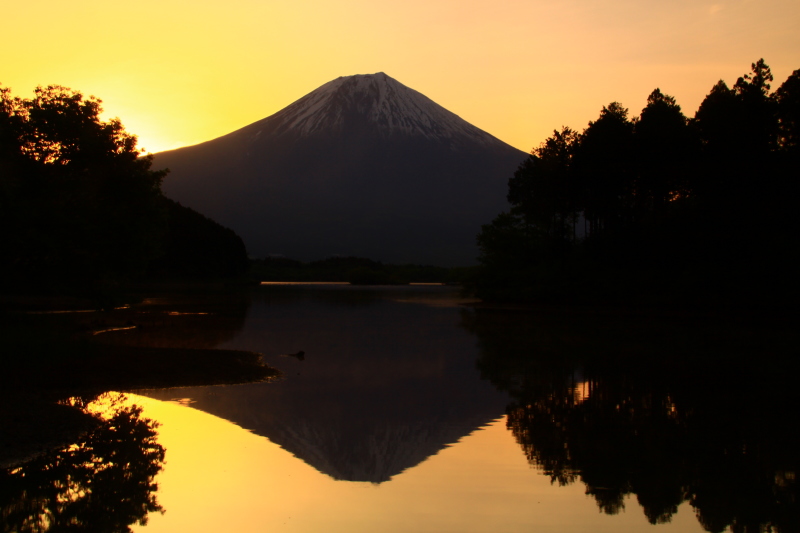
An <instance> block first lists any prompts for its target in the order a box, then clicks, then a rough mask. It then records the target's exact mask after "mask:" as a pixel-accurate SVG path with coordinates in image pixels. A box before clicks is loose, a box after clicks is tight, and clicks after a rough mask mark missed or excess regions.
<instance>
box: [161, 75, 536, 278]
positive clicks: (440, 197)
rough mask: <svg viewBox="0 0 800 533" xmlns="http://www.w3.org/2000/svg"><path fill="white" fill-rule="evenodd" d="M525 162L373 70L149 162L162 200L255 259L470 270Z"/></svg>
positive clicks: (517, 153)
mask: <svg viewBox="0 0 800 533" xmlns="http://www.w3.org/2000/svg"><path fill="white" fill-rule="evenodd" d="M525 157H526V154H524V153H523V152H521V151H519V150H516V149H515V148H512V147H510V146H508V145H506V144H505V143H503V142H502V141H500V140H498V139H496V138H494V137H492V136H491V135H489V134H488V133H486V132H484V131H482V130H480V129H478V128H476V127H475V126H472V125H471V124H469V123H468V122H466V121H464V120H462V119H461V118H459V117H458V116H456V115H455V114H453V113H451V112H449V111H447V110H446V109H444V108H443V107H441V106H439V105H437V104H436V103H434V102H433V101H431V100H430V99H428V98H427V97H425V96H424V95H422V94H420V93H418V92H417V91H414V90H412V89H409V88H408V87H406V86H404V85H402V84H401V83H399V82H397V81H396V80H394V79H392V78H390V77H389V76H387V75H385V74H383V73H379V74H373V75H358V76H348V77H341V78H337V79H336V80H333V81H331V82H329V83H327V84H325V85H323V86H322V87H320V88H318V89H316V90H315V91H313V92H311V93H309V94H307V95H306V96H304V97H303V98H301V99H300V100H298V101H296V102H294V103H293V104H291V105H289V106H287V107H286V108H284V109H283V110H281V111H279V112H278V113H276V114H274V115H272V116H270V117H268V118H265V119H263V120H260V121H258V122H255V123H253V124H251V125H249V126H246V127H244V128H242V129H240V130H237V131H235V132H233V133H230V134H228V135H225V136H223V137H220V138H218V139H215V140H212V141H209V142H206V143H202V144H199V145H196V146H191V147H187V148H181V149H178V150H173V151H170V152H162V153H160V154H157V155H156V158H155V167H156V168H161V167H167V168H170V170H171V171H172V172H171V174H170V175H169V176H168V177H167V179H166V180H165V182H164V186H163V189H164V192H165V194H166V195H167V196H169V197H170V198H173V199H175V200H177V201H180V202H181V203H182V204H184V205H188V206H190V207H192V208H194V209H196V210H198V211H200V212H201V213H203V214H205V215H207V216H209V217H211V218H213V219H215V220H217V221H219V222H220V223H221V224H223V225H225V226H228V227H231V228H233V229H234V230H235V231H236V232H237V233H238V234H239V235H241V236H242V238H243V239H244V241H245V243H246V245H247V247H248V251H249V253H250V254H251V255H254V256H264V255H268V254H281V255H285V256H288V257H292V258H296V259H302V260H311V259H321V258H324V257H327V256H331V255H357V256H363V257H370V258H372V259H376V260H381V261H386V262H393V263H403V262H414V263H433V264H439V265H445V266H448V265H466V264H472V263H474V260H475V256H476V253H477V250H476V247H475V244H474V241H475V235H476V234H477V233H478V231H479V230H480V225H481V224H484V223H487V222H488V221H490V220H491V219H492V218H493V217H494V216H495V215H496V214H497V213H498V212H500V211H501V210H503V209H505V208H506V207H507V205H506V200H505V195H506V185H507V180H508V178H509V177H510V176H511V175H512V173H513V171H514V169H515V168H516V167H517V165H518V164H519V163H520V162H521V161H522V160H523V159H524V158H525Z"/></svg>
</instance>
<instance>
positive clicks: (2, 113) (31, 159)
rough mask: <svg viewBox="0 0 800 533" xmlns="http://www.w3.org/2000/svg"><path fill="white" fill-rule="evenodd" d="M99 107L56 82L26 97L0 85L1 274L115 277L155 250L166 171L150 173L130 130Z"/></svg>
mask: <svg viewBox="0 0 800 533" xmlns="http://www.w3.org/2000/svg"><path fill="white" fill-rule="evenodd" d="M101 112H102V108H101V106H100V100H98V99H96V98H94V97H90V98H84V97H83V95H82V94H81V93H79V92H77V91H71V90H69V89H67V88H65V87H60V86H56V85H53V86H48V87H44V88H42V87H38V88H37V89H36V90H35V93H34V97H33V98H31V99H21V98H12V97H11V95H10V92H9V90H8V89H2V90H0V130H1V131H2V132H1V133H0V142H2V144H3V147H2V148H0V158H1V159H2V161H1V162H0V166H2V168H3V170H4V171H3V173H2V178H0V179H1V180H2V188H1V189H0V190H2V196H0V212H1V213H2V215H0V216H2V217H3V220H2V221H1V222H0V227H1V228H2V230H0V231H2V236H0V244H1V245H2V246H3V249H4V250H7V253H8V255H6V256H5V257H4V260H3V264H2V266H3V268H4V270H6V274H12V275H15V276H16V277H34V278H36V277H38V278H44V277H47V276H52V275H56V274H60V275H63V276H65V277H67V278H69V279H73V280H87V279H89V280H96V279H101V278H103V277H108V276H112V277H120V276H122V277H125V276H130V275H133V274H136V273H138V272H141V271H142V270H143V269H144V267H145V265H146V261H147V260H148V259H149V258H150V257H152V255H153V254H154V253H155V252H156V249H157V246H158V238H157V237H158V234H159V230H160V228H161V227H162V225H163V221H162V214H161V210H160V207H159V204H158V199H159V198H160V194H161V193H160V189H159V186H160V183H161V180H162V179H163V177H164V176H165V174H166V171H152V170H150V162H151V158H150V157H149V156H142V154H141V152H140V151H139V150H138V149H137V148H136V137H135V136H133V135H130V134H128V133H126V132H125V130H124V128H123V127H122V124H121V123H120V121H119V120H117V119H113V120H109V121H101V120H100V118H99V117H100V113H101Z"/></svg>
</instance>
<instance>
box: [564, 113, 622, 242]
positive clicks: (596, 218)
mask: <svg viewBox="0 0 800 533" xmlns="http://www.w3.org/2000/svg"><path fill="white" fill-rule="evenodd" d="M633 161H634V159H633V123H632V122H631V121H630V120H629V119H628V110H627V109H626V108H624V107H622V105H621V104H620V103H619V102H612V103H611V104H609V105H608V106H607V107H603V109H602V111H600V117H599V118H598V119H597V120H595V121H594V122H590V123H589V126H588V127H587V128H586V130H585V131H584V132H583V135H582V136H581V142H580V145H579V146H578V147H577V149H576V152H575V162H574V166H575V172H576V175H577V176H576V179H577V182H578V184H579V187H580V188H581V189H582V190H583V191H584V201H583V207H584V215H585V217H586V219H587V221H588V223H589V234H593V233H596V232H599V231H601V230H603V229H605V228H607V227H609V226H611V227H618V226H619V225H620V224H624V223H625V222H627V221H629V220H630V217H631V216H632V209H633V172H634V167H633Z"/></svg>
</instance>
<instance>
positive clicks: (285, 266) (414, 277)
mask: <svg viewBox="0 0 800 533" xmlns="http://www.w3.org/2000/svg"><path fill="white" fill-rule="evenodd" d="M250 276H251V277H253V279H255V280H257V281H334V282H349V283H353V284H356V285H402V284H407V283H464V282H467V281H469V280H470V279H471V278H472V277H473V276H474V271H473V269H470V268H444V267H437V266H431V265H390V264H384V263H382V262H380V261H373V260H372V259H366V258H363V257H329V258H327V259H322V260H320V261H311V262H309V263H305V262H302V261H297V260H295V259H287V258H284V257H267V258H264V259H257V260H253V261H251V266H250Z"/></svg>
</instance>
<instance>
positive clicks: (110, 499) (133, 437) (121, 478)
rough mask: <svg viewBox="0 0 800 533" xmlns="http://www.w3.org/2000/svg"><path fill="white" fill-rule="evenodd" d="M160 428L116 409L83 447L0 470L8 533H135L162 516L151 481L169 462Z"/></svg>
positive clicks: (2, 521) (0, 503)
mask: <svg viewBox="0 0 800 533" xmlns="http://www.w3.org/2000/svg"><path fill="white" fill-rule="evenodd" d="M155 427H156V424H155V423H154V422H152V421H151V420H149V419H146V418H142V417H141V408H139V407H137V406H132V407H117V408H116V410H115V412H114V413H113V414H112V415H111V416H110V417H108V419H106V420H104V421H103V422H102V423H101V424H100V425H99V426H98V427H97V428H96V429H95V430H93V431H92V432H90V433H89V434H88V435H87V436H86V437H85V438H84V439H83V440H81V441H80V442H78V443H76V444H74V445H72V446H69V447H67V448H65V449H63V450H59V451H56V452H52V453H49V454H47V455H44V456H41V457H38V458H36V459H34V460H32V461H30V462H28V463H26V464H24V465H21V466H18V467H15V468H12V469H8V470H5V471H0V527H1V528H2V530H3V531H18V532H20V533H44V532H48V531H87V532H89V531H92V532H108V533H112V532H113V533H116V532H120V531H127V532H129V531H131V529H130V527H128V526H130V525H131V524H134V523H138V524H146V523H147V515H148V514H149V513H152V512H159V511H160V512H163V508H162V507H161V506H160V505H159V504H158V502H157V501H156V497H155V491H156V490H157V485H156V484H155V482H154V481H153V479H154V477H155V475H156V474H157V473H158V472H159V471H160V470H161V468H162V465H163V463H164V453H165V451H164V448H163V446H161V445H159V444H158V443H157V442H156V431H155Z"/></svg>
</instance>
